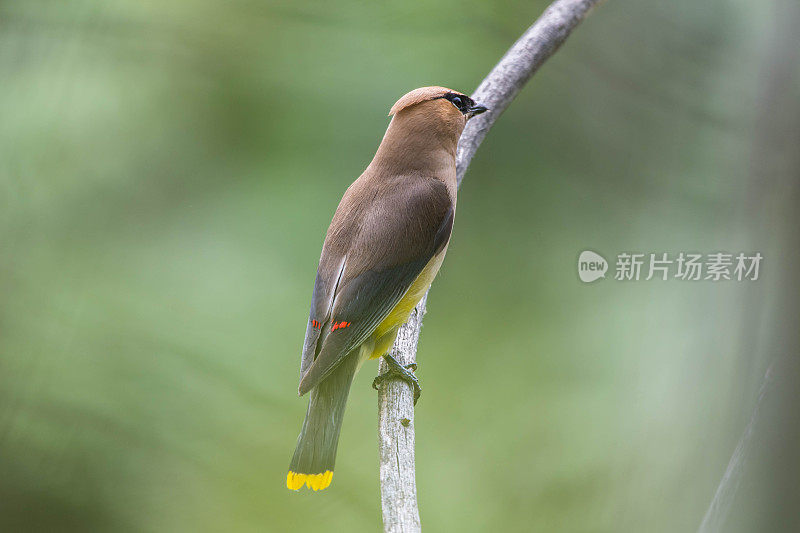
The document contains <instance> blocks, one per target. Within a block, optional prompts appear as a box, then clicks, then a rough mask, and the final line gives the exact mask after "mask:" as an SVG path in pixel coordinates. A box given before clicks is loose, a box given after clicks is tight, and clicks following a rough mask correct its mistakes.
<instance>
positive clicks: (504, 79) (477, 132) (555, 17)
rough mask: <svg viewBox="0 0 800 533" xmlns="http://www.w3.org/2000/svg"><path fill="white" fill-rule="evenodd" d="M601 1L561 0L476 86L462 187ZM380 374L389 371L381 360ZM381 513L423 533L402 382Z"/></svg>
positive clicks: (414, 333) (412, 333)
mask: <svg viewBox="0 0 800 533" xmlns="http://www.w3.org/2000/svg"><path fill="white" fill-rule="evenodd" d="M598 3H600V0H557V1H555V2H553V3H552V4H551V5H550V7H548V8H547V9H546V10H545V12H544V13H543V14H542V16H541V17H539V19H537V20H536V22H534V23H533V25H532V26H531V27H530V28H528V30H527V31H526V32H525V33H524V34H523V35H522V37H520V38H519V40H518V41H517V42H516V43H514V45H513V46H512V47H511V48H510V49H509V50H508V52H506V55H505V56H503V58H502V59H501V60H500V62H499V63H498V64H497V65H496V66H495V67H494V69H492V71H491V72H490V73H489V75H488V76H486V78H485V79H484V80H483V82H482V83H481V84H480V85H479V86H478V89H477V90H476V91H475V93H474V94H473V95H472V98H473V99H474V100H475V101H476V102H479V103H481V104H483V105H485V106H486V107H488V108H489V111H487V112H486V113H484V114H482V115H480V116H478V117H476V118H474V119H472V120H470V121H469V123H468V124H467V127H466V128H465V129H464V133H463V134H462V135H461V139H460V141H459V145H458V155H457V159H456V169H457V170H456V172H457V177H458V183H459V185H461V180H462V179H463V178H464V174H465V173H466V171H467V167H468V166H469V163H470V161H472V156H473V155H475V151H476V150H477V149H478V146H480V144H481V142H482V141H483V139H484V137H486V134H487V133H488V132H489V129H490V128H491V127H492V125H493V124H494V122H495V121H496V120H497V118H498V117H499V116H500V115H501V114H502V113H503V111H505V109H506V108H507V107H508V105H509V104H510V103H511V101H512V100H513V99H514V97H515V96H516V95H517V94H518V93H519V91H520V90H521V89H522V87H523V86H524V85H525V83H526V82H527V81H528V80H529V79H530V77H531V76H532V75H533V74H534V72H536V71H537V70H538V69H539V67H540V66H542V64H543V63H544V62H545V61H546V60H547V59H548V58H549V57H550V56H551V55H552V54H553V52H555V51H556V50H557V49H558V47H559V46H561V44H562V43H563V42H564V41H565V40H566V39H567V37H568V36H569V34H570V33H571V32H572V30H574V29H575V27H576V26H577V25H578V24H579V23H580V22H581V21H582V20H583V19H584V18H585V17H586V15H587V14H588V13H589V11H590V10H591V8H592V7H594V6H595V5H596V4H598ZM427 299H428V296H427V294H426V295H425V297H423V298H422V300H421V301H420V303H419V305H417V308H416V309H415V310H414V312H413V313H412V315H411V318H410V319H409V321H408V322H407V323H406V324H404V325H403V327H401V328H400V332H399V334H398V335H397V341H396V342H395V345H394V347H393V348H392V355H393V356H394V357H395V358H396V359H397V361H398V362H400V363H401V364H403V365H406V364H410V363H414V362H416V353H417V342H418V340H419V333H420V329H421V328H422V316H423V315H424V313H425V303H426V301H427ZM379 370H380V372H381V373H383V372H385V371H386V370H387V366H386V363H385V362H384V361H383V360H381V363H380V368H379ZM378 418H379V437H380V438H379V446H380V461H381V465H380V477H381V509H382V512H383V527H384V531H385V532H387V533H400V532H402V533H413V532H418V531H420V529H421V526H420V518H419V509H418V507H417V487H416V478H415V472H414V403H413V391H412V389H411V387H410V386H409V385H407V384H406V383H405V382H403V381H400V380H389V381H387V382H385V384H384V386H383V387H381V390H380V392H379V394H378Z"/></svg>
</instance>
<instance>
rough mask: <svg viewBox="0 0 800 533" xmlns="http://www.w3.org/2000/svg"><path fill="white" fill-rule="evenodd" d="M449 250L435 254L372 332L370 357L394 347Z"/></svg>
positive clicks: (380, 354) (379, 354) (378, 355)
mask: <svg viewBox="0 0 800 533" xmlns="http://www.w3.org/2000/svg"><path fill="white" fill-rule="evenodd" d="M446 252H447V247H445V248H444V250H442V251H441V252H440V253H439V255H435V256H434V257H433V258H432V259H431V260H430V261H428V264H427V265H425V268H423V269H422V272H420V274H419V276H417V279H415V280H414V283H412V284H411V287H409V289H408V291H407V292H406V294H405V295H404V296H403V298H402V299H401V300H400V301H399V302H397V305H395V306H394V309H392V311H391V312H390V313H389V316H387V317H386V318H385V319H384V320H383V322H381V323H380V324H379V325H378V327H377V328H375V332H374V333H373V334H372V339H373V340H374V341H375V347H374V348H373V351H372V354H371V355H370V357H369V358H370V359H377V358H378V357H380V356H382V355H383V354H385V353H386V352H388V351H389V350H390V349H391V348H392V344H394V340H395V338H396V337H397V330H398V329H399V328H400V326H402V325H403V324H405V322H406V320H408V317H409V316H410V315H411V311H413V310H414V308H415V307H416V306H417V304H418V303H419V301H420V300H421V299H422V297H423V296H425V292H426V291H427V290H428V288H429V287H430V286H431V283H432V282H433V278H435V277H436V274H437V273H438V272H439V267H441V266H442V261H443V260H444V254H445V253H446Z"/></svg>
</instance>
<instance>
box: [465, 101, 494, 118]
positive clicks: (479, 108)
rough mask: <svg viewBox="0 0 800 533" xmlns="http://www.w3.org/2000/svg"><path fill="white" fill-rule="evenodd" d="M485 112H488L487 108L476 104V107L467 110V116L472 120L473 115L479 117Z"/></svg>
mask: <svg viewBox="0 0 800 533" xmlns="http://www.w3.org/2000/svg"><path fill="white" fill-rule="evenodd" d="M486 111H489V108H488V107H486V106H484V105H480V104H476V105H474V106H472V107H470V108H469V111H468V114H469V117H470V118H472V117H474V116H475V115H480V114H481V113H485V112H486Z"/></svg>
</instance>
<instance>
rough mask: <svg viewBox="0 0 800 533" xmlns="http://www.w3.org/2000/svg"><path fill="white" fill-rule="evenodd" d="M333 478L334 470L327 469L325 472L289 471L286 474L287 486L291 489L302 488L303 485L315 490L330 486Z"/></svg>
mask: <svg viewBox="0 0 800 533" xmlns="http://www.w3.org/2000/svg"><path fill="white" fill-rule="evenodd" d="M332 480H333V471H332V470H326V471H325V473H324V474H298V473H297V472H292V471H291V470H290V471H289V473H288V474H286V488H287V489H289V490H300V489H301V488H302V487H303V485H305V486H307V487H308V488H309V489H313V490H314V491H318V490H322V489H326V488H328V485H330V484H331V481H332Z"/></svg>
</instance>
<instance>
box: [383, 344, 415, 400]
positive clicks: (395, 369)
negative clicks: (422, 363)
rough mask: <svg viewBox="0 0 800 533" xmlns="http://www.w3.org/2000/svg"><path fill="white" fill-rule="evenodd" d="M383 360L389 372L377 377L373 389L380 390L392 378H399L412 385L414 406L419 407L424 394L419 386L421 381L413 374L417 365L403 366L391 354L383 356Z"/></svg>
mask: <svg viewBox="0 0 800 533" xmlns="http://www.w3.org/2000/svg"><path fill="white" fill-rule="evenodd" d="M383 360H384V361H386V364H387V365H388V366H389V370H387V371H386V372H384V373H383V374H381V375H379V376H377V377H376V378H375V379H374V380H373V381H372V388H373V389H375V390H380V389H379V387H380V386H381V385H382V384H383V383H384V382H385V381H387V380H389V379H392V378H399V379H402V380H403V381H405V382H406V383H408V384H409V385H411V386H412V387H413V388H414V405H417V400H419V396H420V394H422V387H421V386H420V384H419V379H418V378H417V376H415V375H414V374H413V372H415V371H416V370H417V363H411V364H409V365H405V366H404V365H401V364H400V363H399V362H398V361H397V359H395V358H394V357H392V356H391V355H389V354H385V355H384V356H383Z"/></svg>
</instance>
